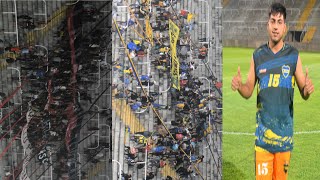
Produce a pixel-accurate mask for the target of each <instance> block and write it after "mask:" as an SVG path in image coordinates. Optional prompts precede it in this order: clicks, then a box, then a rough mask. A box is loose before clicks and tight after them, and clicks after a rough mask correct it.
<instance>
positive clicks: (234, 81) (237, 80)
mask: <svg viewBox="0 0 320 180" xmlns="http://www.w3.org/2000/svg"><path fill="white" fill-rule="evenodd" d="M241 84H242V79H241V72H240V66H239V67H238V73H237V75H236V76H234V77H233V79H232V82H231V88H232V90H233V91H236V90H238V89H239V88H240V86H241Z"/></svg>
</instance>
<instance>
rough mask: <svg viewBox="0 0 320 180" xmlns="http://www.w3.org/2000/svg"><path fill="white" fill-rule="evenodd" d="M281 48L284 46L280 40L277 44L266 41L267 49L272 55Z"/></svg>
mask: <svg viewBox="0 0 320 180" xmlns="http://www.w3.org/2000/svg"><path fill="white" fill-rule="evenodd" d="M283 46H284V42H283V41H282V40H280V41H279V42H278V43H274V42H272V41H268V47H269V48H270V50H271V51H272V52H273V53H274V54H276V53H277V52H279V51H280V50H281V49H282V48H283Z"/></svg>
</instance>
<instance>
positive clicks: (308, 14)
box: [222, 0, 320, 51]
mask: <svg viewBox="0 0 320 180" xmlns="http://www.w3.org/2000/svg"><path fill="white" fill-rule="evenodd" d="M224 2H225V3H224V8H223V17H222V18H223V20H222V22H223V44H224V46H240V47H253V48H255V47H258V46H259V45H261V44H262V43H264V42H266V41H267V34H266V22H267V16H268V10H269V6H270V4H271V3H272V2H274V1H271V0H267V1H256V0H240V1H235V0H230V1H224ZM276 2H280V3H283V4H284V5H285V6H286V8H287V26H288V28H289V29H288V32H287V36H286V38H285V40H286V41H287V42H289V43H291V44H293V45H294V46H295V47H297V48H299V49H301V50H306V51H319V49H320V48H319V46H318V45H317V42H319V38H320V34H319V33H320V32H319V27H320V20H319V6H320V2H319V1H315V0H308V1H291V0H280V1H279V0H278V1H276Z"/></svg>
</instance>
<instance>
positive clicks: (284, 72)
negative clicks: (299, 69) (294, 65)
mask: <svg viewBox="0 0 320 180" xmlns="http://www.w3.org/2000/svg"><path fill="white" fill-rule="evenodd" d="M289 74H290V66H288V65H283V66H282V75H283V76H284V77H285V78H287V77H288V76H289Z"/></svg>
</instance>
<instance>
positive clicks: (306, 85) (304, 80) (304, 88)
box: [294, 56, 314, 100]
mask: <svg viewBox="0 0 320 180" xmlns="http://www.w3.org/2000/svg"><path fill="white" fill-rule="evenodd" d="M294 75H295V78H296V82H297V84H298V87H299V90H300V94H301V97H302V98H303V99H304V100H307V99H308V98H309V96H310V94H312V93H313V91H314V87H313V83H312V81H311V79H310V77H309V72H308V68H306V75H304V73H303V70H302V62H301V59H300V56H298V62H297V67H296V72H295V74H294Z"/></svg>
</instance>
